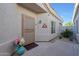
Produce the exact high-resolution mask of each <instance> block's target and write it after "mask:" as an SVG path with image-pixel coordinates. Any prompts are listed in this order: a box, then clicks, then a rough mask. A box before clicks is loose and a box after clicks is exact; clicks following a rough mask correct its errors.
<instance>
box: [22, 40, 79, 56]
mask: <svg viewBox="0 0 79 59" xmlns="http://www.w3.org/2000/svg"><path fill="white" fill-rule="evenodd" d="M37 44H38V45H39V46H38V47H36V48H33V49H32V50H30V51H26V52H25V54H24V55H23V56H79V45H78V44H75V43H69V42H64V41H62V40H56V41H55V42H54V43H51V42H38V43H37Z"/></svg>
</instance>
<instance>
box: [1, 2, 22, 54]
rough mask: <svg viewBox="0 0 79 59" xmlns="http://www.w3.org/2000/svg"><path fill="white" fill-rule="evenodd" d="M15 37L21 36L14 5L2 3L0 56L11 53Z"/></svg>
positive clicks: (19, 21)
mask: <svg viewBox="0 0 79 59" xmlns="http://www.w3.org/2000/svg"><path fill="white" fill-rule="evenodd" d="M16 36H21V19H20V15H19V14H18V12H17V10H16V4H13V3H11V4H10V3H5V4H4V3H2V4H0V55H6V54H10V53H11V52H12V47H13V46H12V45H13V43H12V42H13V41H14V40H15V38H16ZM2 53H3V54H2Z"/></svg>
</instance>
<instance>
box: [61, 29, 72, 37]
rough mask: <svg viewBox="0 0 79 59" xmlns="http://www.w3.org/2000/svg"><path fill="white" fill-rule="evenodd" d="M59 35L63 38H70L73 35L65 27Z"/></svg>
mask: <svg viewBox="0 0 79 59" xmlns="http://www.w3.org/2000/svg"><path fill="white" fill-rule="evenodd" d="M61 35H62V36H63V37H65V38H70V37H71V36H72V35H73V32H72V31H70V30H68V29H66V30H65V31H64V32H62V33H61Z"/></svg>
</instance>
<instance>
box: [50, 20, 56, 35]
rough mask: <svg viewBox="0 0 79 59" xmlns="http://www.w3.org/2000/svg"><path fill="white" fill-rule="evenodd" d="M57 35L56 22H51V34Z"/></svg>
mask: <svg viewBox="0 0 79 59" xmlns="http://www.w3.org/2000/svg"><path fill="white" fill-rule="evenodd" d="M53 33H55V22H53V21H51V34H53Z"/></svg>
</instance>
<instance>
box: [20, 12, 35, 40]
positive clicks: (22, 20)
mask: <svg viewBox="0 0 79 59" xmlns="http://www.w3.org/2000/svg"><path fill="white" fill-rule="evenodd" d="M24 16H26V17H29V18H32V19H33V20H34V23H35V18H34V17H31V16H28V15H26V14H21V17H22V19H21V24H22V25H21V37H23V36H24V35H23V33H24V30H23V29H24V26H23V23H24V19H23V17H24ZM34 40H35V24H34Z"/></svg>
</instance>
